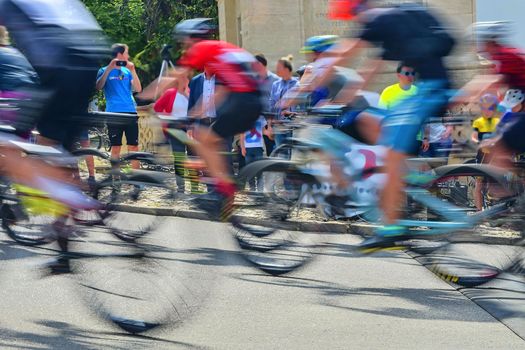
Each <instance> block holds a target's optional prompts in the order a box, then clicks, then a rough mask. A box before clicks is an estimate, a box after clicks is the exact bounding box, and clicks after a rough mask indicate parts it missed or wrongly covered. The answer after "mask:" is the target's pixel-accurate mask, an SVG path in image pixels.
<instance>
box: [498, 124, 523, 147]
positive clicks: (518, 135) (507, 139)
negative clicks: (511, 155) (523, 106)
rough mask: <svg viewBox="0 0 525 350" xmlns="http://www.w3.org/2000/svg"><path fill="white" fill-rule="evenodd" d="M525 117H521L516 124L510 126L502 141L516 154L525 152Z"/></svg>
mask: <svg viewBox="0 0 525 350" xmlns="http://www.w3.org/2000/svg"><path fill="white" fill-rule="evenodd" d="M524 135H525V115H520V116H519V118H517V120H516V122H514V123H513V124H512V125H510V126H509V127H508V128H507V130H506V131H505V132H504V133H503V135H502V137H501V139H502V140H503V142H504V143H505V145H506V146H507V147H508V148H510V149H511V150H513V151H515V152H516V153H524V152H525V136H524Z"/></svg>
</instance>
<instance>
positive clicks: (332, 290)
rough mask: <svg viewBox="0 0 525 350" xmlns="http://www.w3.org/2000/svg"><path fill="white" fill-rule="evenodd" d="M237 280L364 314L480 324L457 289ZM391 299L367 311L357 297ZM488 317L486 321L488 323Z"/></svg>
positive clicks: (307, 280) (247, 276) (306, 280)
mask: <svg viewBox="0 0 525 350" xmlns="http://www.w3.org/2000/svg"><path fill="white" fill-rule="evenodd" d="M233 277H234V278H236V279H239V280H242V281H247V282H252V283H260V284H265V285H272V286H279V287H284V288H300V289H307V290H310V291H311V292H312V293H314V294H315V296H316V298H317V299H318V300H319V303H320V304H321V305H324V306H326V307H331V308H338V309H342V310H348V311H351V312H361V313H367V314H374V315H380V316H389V317H395V318H405V319H420V320H435V319H441V320H449V321H462V322H480V318H479V315H477V314H476V313H471V312H462V311H463V310H465V307H468V305H466V304H465V298H464V297H463V296H462V295H461V294H460V293H458V292H457V291H456V290H451V289H449V288H445V289H420V288H355V287H350V286H347V285H344V284H339V283H333V282H328V281H323V280H319V279H311V278H300V277H293V276H284V277H283V276H282V277H272V276H268V275H264V274H237V275H234V276H233ZM362 296H367V297H374V298H375V297H381V298H391V300H392V302H391V303H389V304H391V305H392V306H389V307H377V308H366V307H363V306H362V305H360V304H362V303H359V301H358V300H357V299H354V297H362ZM396 300H397V301H399V300H403V301H405V302H408V304H409V305H411V306H410V307H397V306H395V305H396V304H397V305H399V302H396ZM489 321H490V318H487V320H486V321H485V322H489Z"/></svg>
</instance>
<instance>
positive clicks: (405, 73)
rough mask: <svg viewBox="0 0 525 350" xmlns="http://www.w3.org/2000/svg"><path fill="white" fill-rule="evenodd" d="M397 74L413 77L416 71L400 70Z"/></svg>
mask: <svg viewBox="0 0 525 350" xmlns="http://www.w3.org/2000/svg"><path fill="white" fill-rule="evenodd" d="M399 74H402V75H404V76H405V77H415V76H416V72H407V71H404V70H402V71H401V72H400V73H399Z"/></svg>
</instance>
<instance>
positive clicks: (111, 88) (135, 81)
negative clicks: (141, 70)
mask: <svg viewBox="0 0 525 350" xmlns="http://www.w3.org/2000/svg"><path fill="white" fill-rule="evenodd" d="M128 50H129V49H128V46H127V45H126V44H114V45H113V46H112V47H111V52H112V55H113V59H112V60H111V62H110V63H109V64H108V65H107V66H106V67H103V68H100V70H99V71H98V76H97V85H96V87H97V90H104V96H105V97H106V112H114V113H128V114H136V113H137V108H136V103H135V99H134V98H133V92H141V91H142V85H141V83H140V79H139V77H138V75H137V72H136V70H135V65H134V64H133V63H132V62H130V61H129V53H128ZM108 132H109V138H110V142H111V157H112V158H114V159H115V158H118V157H120V149H121V147H122V136H123V135H124V134H125V135H126V141H127V147H128V151H130V152H136V151H138V144H139V126H138V118H133V119H131V120H130V121H129V122H127V123H121V122H119V123H114V124H112V123H111V121H109V122H108ZM132 167H133V168H138V162H133V164H132Z"/></svg>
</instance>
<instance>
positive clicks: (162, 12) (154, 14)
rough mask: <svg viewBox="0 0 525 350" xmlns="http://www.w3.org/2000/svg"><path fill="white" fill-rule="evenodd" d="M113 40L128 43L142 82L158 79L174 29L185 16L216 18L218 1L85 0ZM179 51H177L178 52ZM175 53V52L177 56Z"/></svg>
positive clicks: (186, 17) (83, 0) (146, 82)
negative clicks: (163, 57) (165, 49)
mask: <svg viewBox="0 0 525 350" xmlns="http://www.w3.org/2000/svg"><path fill="white" fill-rule="evenodd" d="M82 2H83V3H84V4H85V5H86V7H87V8H88V9H89V10H90V11H91V12H92V13H93V15H94V16H95V18H96V19H97V21H98V23H99V24H100V26H101V27H102V28H103V29H104V32H105V33H106V35H107V36H108V38H109V39H110V41H111V42H114V43H116V42H119V43H125V44H127V45H128V46H129V51H130V56H131V57H132V58H131V60H132V61H133V62H134V63H135V65H136V66H137V68H138V74H139V76H140V78H141V80H142V83H143V85H145V84H148V83H149V82H151V81H152V80H153V79H155V78H156V76H157V75H158V72H159V71H160V66H161V57H160V49H161V48H162V45H163V44H173V42H172V38H171V36H172V30H173V27H174V26H175V24H177V23H178V22H180V21H181V20H183V19H189V18H196V17H209V18H215V19H217V16H218V14H217V3H216V0H82ZM175 54H176V52H175ZM175 56H176V55H175Z"/></svg>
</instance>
